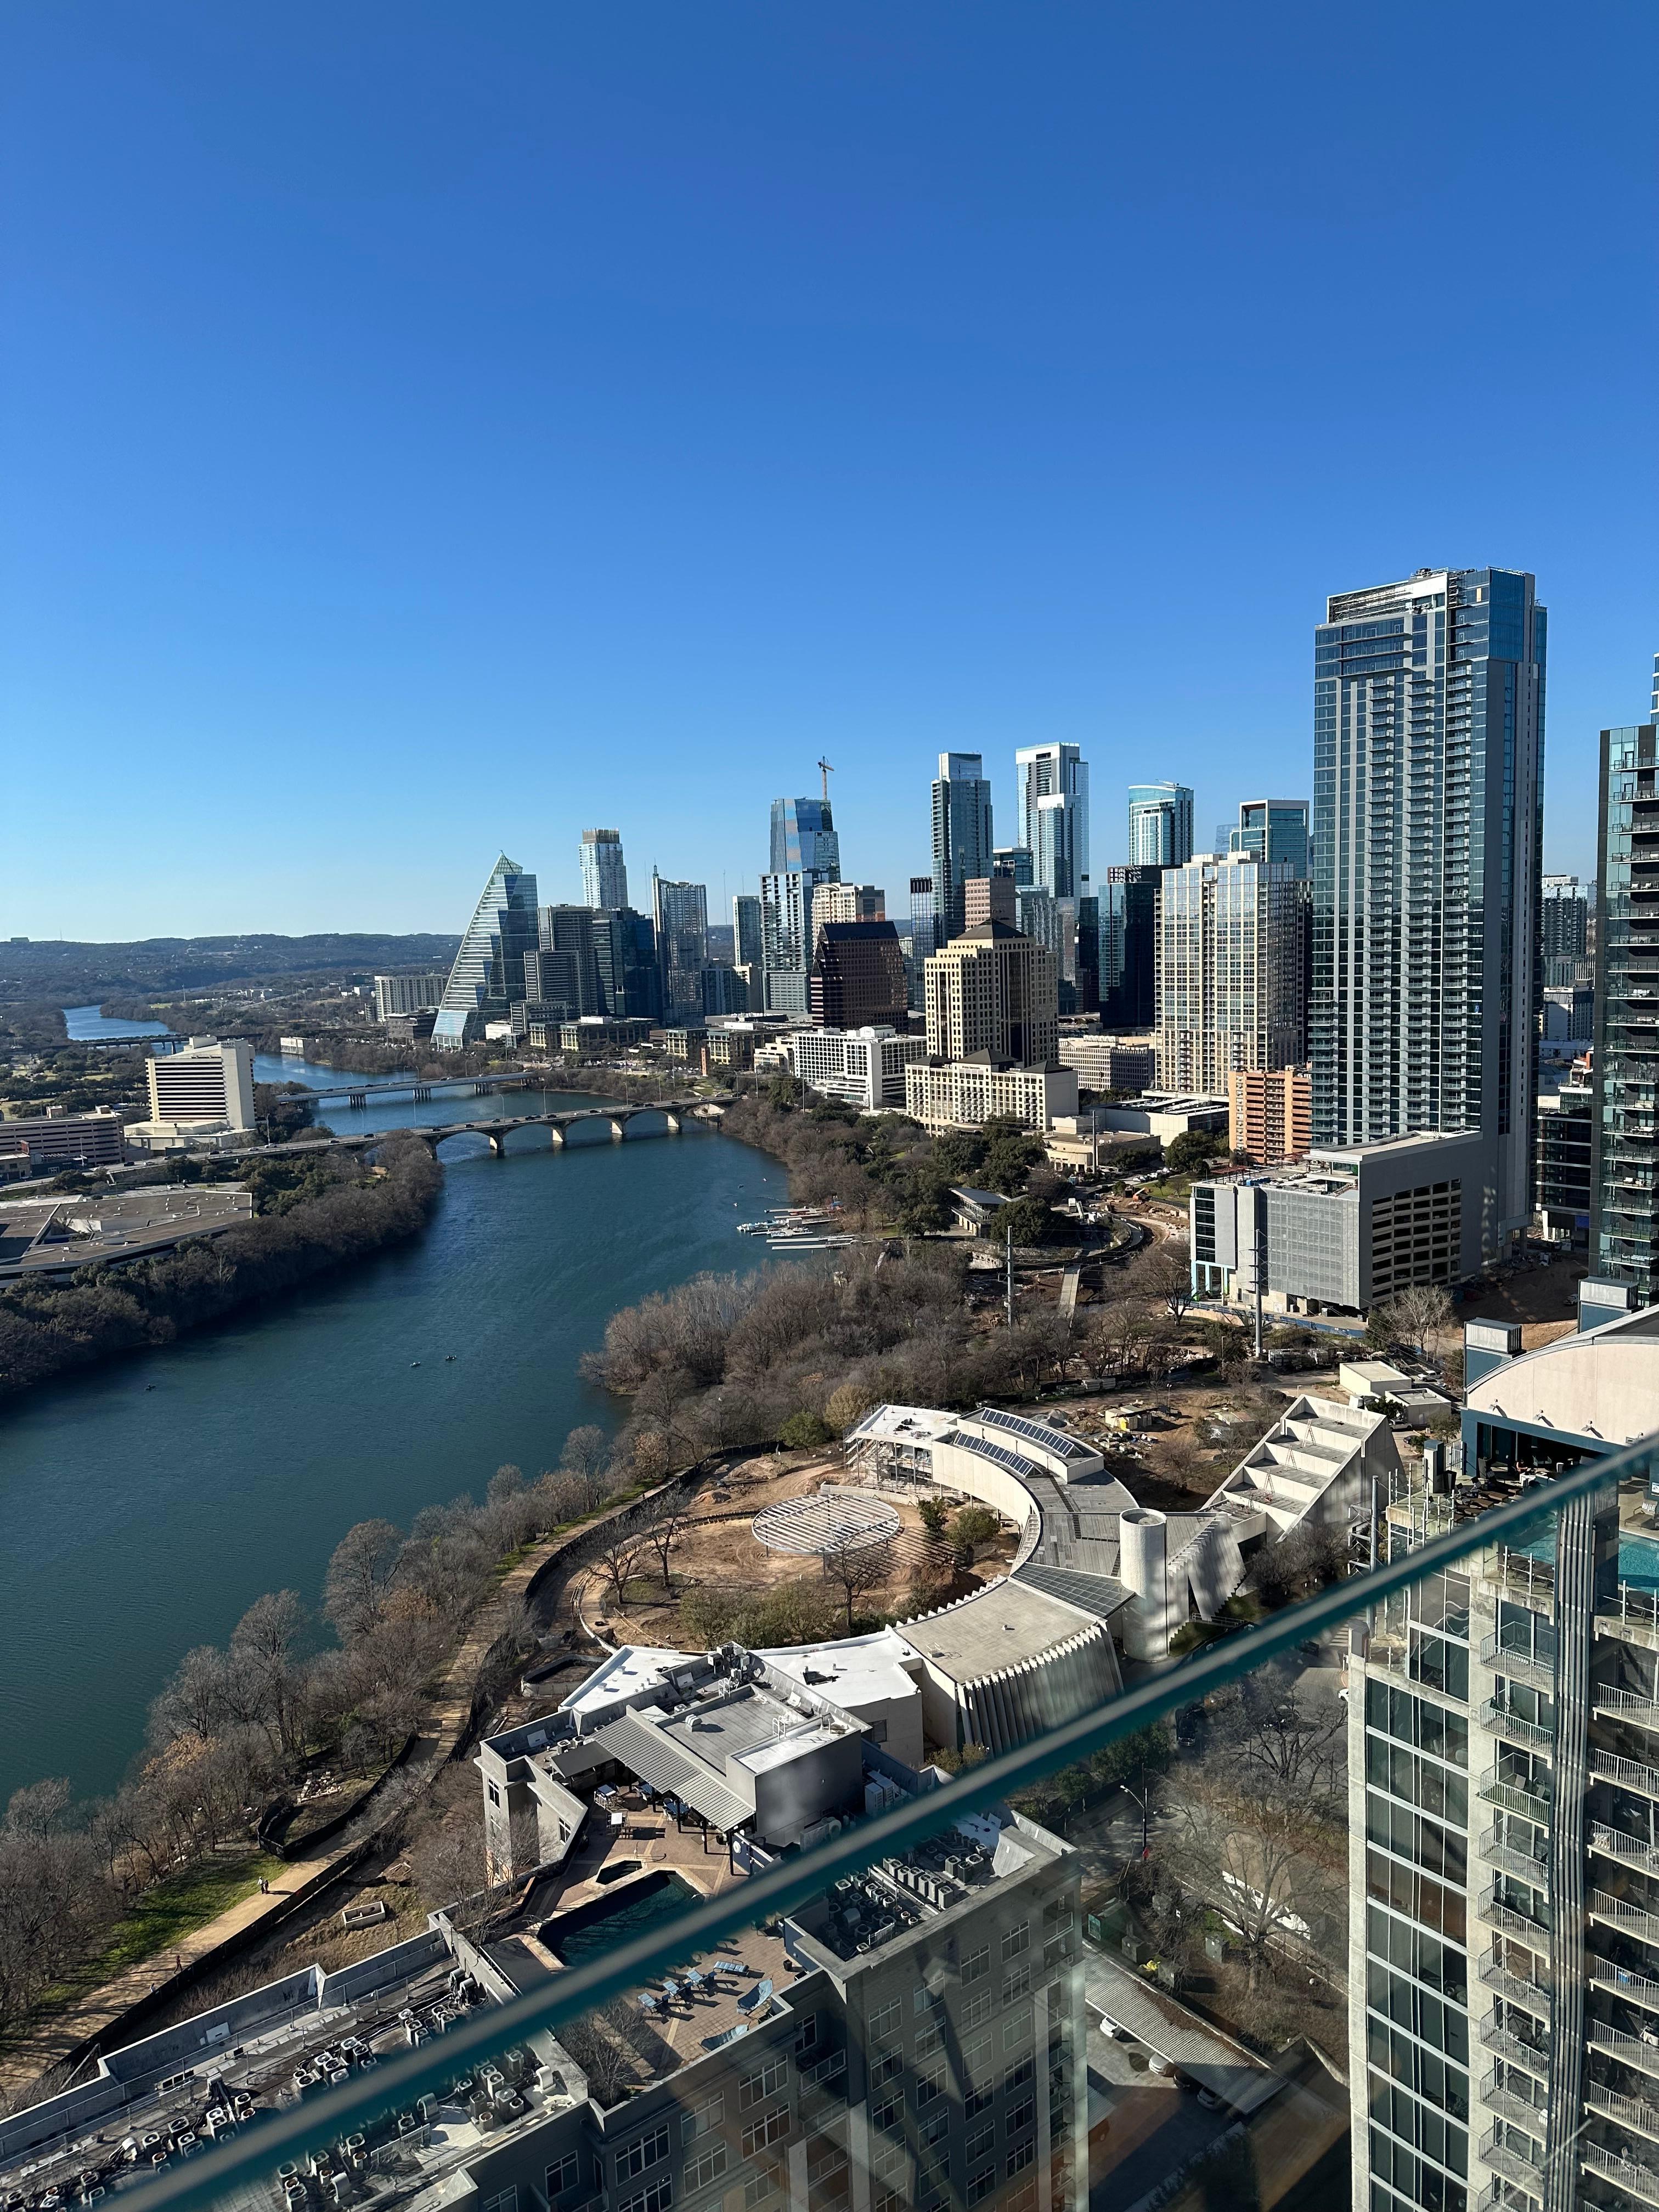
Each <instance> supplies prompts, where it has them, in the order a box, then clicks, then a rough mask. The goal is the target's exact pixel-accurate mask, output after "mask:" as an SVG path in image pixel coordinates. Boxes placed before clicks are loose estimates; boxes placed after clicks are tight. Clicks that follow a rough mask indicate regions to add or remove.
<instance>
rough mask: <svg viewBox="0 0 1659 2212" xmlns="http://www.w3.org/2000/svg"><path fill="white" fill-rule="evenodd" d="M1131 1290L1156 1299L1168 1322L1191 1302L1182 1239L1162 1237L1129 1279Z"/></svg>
mask: <svg viewBox="0 0 1659 2212" xmlns="http://www.w3.org/2000/svg"><path fill="white" fill-rule="evenodd" d="M1133 1281H1134V1287H1135V1288H1136V1289H1137V1290H1139V1291H1145V1293H1146V1296H1147V1297H1149V1298H1155V1299H1157V1300H1158V1302H1159V1303H1160V1304H1162V1305H1163V1308H1164V1311H1165V1313H1167V1314H1168V1315H1169V1316H1170V1319H1171V1320H1172V1321H1180V1320H1181V1319H1182V1316H1184V1315H1185V1313H1186V1311H1187V1309H1188V1307H1189V1306H1190V1305H1191V1304H1192V1303H1193V1265H1192V1252H1191V1249H1190V1248H1189V1246H1188V1243H1187V1240H1186V1238H1185V1237H1165V1238H1164V1240H1163V1241H1162V1243H1159V1244H1158V1248H1157V1249H1156V1250H1155V1251H1152V1252H1151V1253H1149V1254H1148V1255H1147V1257H1146V1261H1145V1262H1144V1263H1143V1265H1142V1266H1141V1267H1140V1268H1139V1270H1138V1272H1137V1273H1136V1275H1135V1277H1134V1278H1133Z"/></svg>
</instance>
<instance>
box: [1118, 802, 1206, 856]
mask: <svg viewBox="0 0 1659 2212" xmlns="http://www.w3.org/2000/svg"><path fill="white" fill-rule="evenodd" d="M1192 857H1193V794H1192V792H1191V790H1190V788H1189V787H1188V786H1187V785H1186V784H1184V783H1132V784H1131V785H1130V786H1129V865H1130V866H1131V867H1132V868H1182V867H1185V866H1186V865H1187V863H1188V860H1191V859H1192Z"/></svg>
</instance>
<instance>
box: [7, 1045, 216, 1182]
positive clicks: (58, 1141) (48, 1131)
mask: <svg viewBox="0 0 1659 2212" xmlns="http://www.w3.org/2000/svg"><path fill="white" fill-rule="evenodd" d="M170 1056H171V1057H175V1058H176V1057H177V1055H176V1054H174V1055H170ZM149 1065H150V1066H152V1067H155V1066H159V1065H160V1063H159V1062H158V1061H155V1060H151V1061H150V1063H149ZM250 1065H251V1060H250ZM154 1098H155V1094H154V1091H152V1092H151V1104H152V1111H153V1110H154ZM252 1103H253V1102H252V1088H251V1086H250V1091H249V1097H248V1105H249V1109H250V1118H251V1110H252ZM211 1118H213V1119H216V1120H217V1119H225V1118H228V1117H225V1116H223V1115H215V1116H212V1117H211ZM235 1126H236V1127H239V1128H246V1127H247V1126H248V1123H247V1122H246V1121H241V1122H238V1123H237V1124H236V1125H235ZM20 1151H21V1153H22V1154H23V1158H24V1167H23V1172H24V1173H25V1174H27V1175H46V1174H49V1173H51V1172H52V1171H53V1170H57V1169H58V1168H101V1167H114V1166H116V1165H117V1164H118V1163H119V1162H120V1161H122V1160H124V1159H125V1158H126V1156H127V1152H126V1137H125V1131H124V1130H123V1128H122V1126H121V1117H120V1115H118V1113H117V1112H116V1111H115V1109H113V1107H111V1106H94V1107H93V1108H91V1109H89V1110H88V1112H87V1113H84V1114H67V1113H65V1112H64V1109H63V1108H62V1107H61V1106H48V1107H47V1109H46V1112H45V1113H44V1114H29V1115H22V1116H21V1117H20V1118H19V1119H18V1120H17V1121H0V1152H5V1153H8V1154H10V1155H13V1156H15V1154H16V1153H17V1152H20Z"/></svg>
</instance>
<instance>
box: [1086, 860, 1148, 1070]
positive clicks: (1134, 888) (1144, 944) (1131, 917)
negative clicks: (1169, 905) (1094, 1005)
mask: <svg viewBox="0 0 1659 2212" xmlns="http://www.w3.org/2000/svg"><path fill="white" fill-rule="evenodd" d="M1163 882H1164V871H1163V869H1162V868H1161V867H1153V866H1151V865H1146V866H1140V865H1137V866H1133V867H1128V868H1108V869H1107V871H1106V878H1105V881H1104V883H1103V885H1102V887H1101V892H1100V907H1099V915H1098V921H1097V944H1098V947H1099V961H1100V965H1099V977H1100V984H1099V988H1100V1019H1101V1025H1102V1027H1103V1028H1105V1029H1109V1030H1127V1031H1133V1030H1149V1029H1151V1028H1152V1025H1153V1024H1154V1023H1155V1022H1156V1021H1157V1019H1158V891H1159V890H1160V888H1161V887H1162V884H1163Z"/></svg>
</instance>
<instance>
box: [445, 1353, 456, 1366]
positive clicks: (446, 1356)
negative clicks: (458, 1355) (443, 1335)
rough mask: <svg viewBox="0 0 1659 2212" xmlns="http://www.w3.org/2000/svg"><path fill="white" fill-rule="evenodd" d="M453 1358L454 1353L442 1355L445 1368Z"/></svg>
mask: <svg viewBox="0 0 1659 2212" xmlns="http://www.w3.org/2000/svg"><path fill="white" fill-rule="evenodd" d="M454 1357H455V1355H454V1353H453V1352H445V1354H444V1364H445V1365H446V1366H448V1365H449V1364H451V1363H452V1362H453V1359H454Z"/></svg>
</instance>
